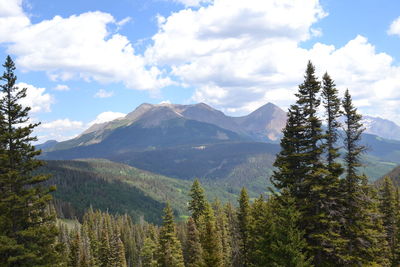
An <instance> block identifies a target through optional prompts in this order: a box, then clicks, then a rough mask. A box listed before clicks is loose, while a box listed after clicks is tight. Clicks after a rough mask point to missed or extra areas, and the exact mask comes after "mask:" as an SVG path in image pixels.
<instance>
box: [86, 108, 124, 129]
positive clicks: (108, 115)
mask: <svg viewBox="0 0 400 267" xmlns="http://www.w3.org/2000/svg"><path fill="white" fill-rule="evenodd" d="M125 116H126V114H125V113H121V112H113V111H106V112H102V113H100V114H99V115H97V116H96V118H95V119H94V120H92V121H91V122H89V123H88V125H89V126H91V125H93V124H100V123H104V122H109V121H113V120H115V119H118V118H122V117H125Z"/></svg>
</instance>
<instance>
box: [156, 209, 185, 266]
mask: <svg viewBox="0 0 400 267" xmlns="http://www.w3.org/2000/svg"><path fill="white" fill-rule="evenodd" d="M164 213H165V215H164V217H163V225H162V227H161V229H160V237H159V256H158V264H159V266H161V267H170V266H176V267H184V262H183V255H182V247H181V243H180V241H179V240H178V238H177V236H176V229H175V223H174V214H173V212H172V209H171V207H170V205H169V203H167V206H166V208H165V209H164Z"/></svg>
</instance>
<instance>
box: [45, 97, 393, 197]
mask: <svg viewBox="0 0 400 267" xmlns="http://www.w3.org/2000/svg"><path fill="white" fill-rule="evenodd" d="M367 120H369V122H372V121H374V122H375V121H379V120H376V119H375V118H371V117H367ZM384 122H385V124H388V125H391V124H390V123H388V121H384ZM285 123H286V113H285V112H284V111H283V110H282V109H280V108H279V107H277V106H276V105H274V104H271V103H268V104H266V105H264V106H262V107H260V108H258V109H257V110H255V111H254V112H252V113H250V114H249V115H246V116H242V117H230V116H227V115H225V114H224V113H223V112H221V111H218V110H216V109H214V108H212V107H210V106H208V105H206V104H204V103H200V104H193V105H176V104H158V105H153V104H142V105H140V106H138V107H137V108H136V109H135V110H134V111H132V112H131V113H129V114H127V115H126V116H125V117H123V118H119V119H116V120H114V121H111V122H107V123H102V124H95V125H93V126H91V127H90V128H89V129H87V130H86V131H84V132H83V133H82V134H81V135H79V136H78V137H76V138H74V139H71V140H68V141H64V142H59V143H57V142H55V141H51V142H48V143H45V144H43V145H42V146H39V147H41V148H42V149H43V150H44V151H45V152H44V153H43V155H42V158H43V159H50V160H73V159H79V158H105V159H109V160H112V161H116V162H121V163H124V164H129V165H131V166H134V167H137V168H140V169H144V170H148V171H151V172H155V173H159V174H163V175H166V176H171V177H175V178H179V179H193V178H194V177H199V178H201V179H202V180H204V181H205V180H207V181H211V182H213V183H222V182H223V183H225V185H226V188H227V189H228V190H231V191H232V192H233V191H236V190H237V189H238V188H240V186H244V185H245V186H253V185H255V184H258V186H259V187H260V188H259V189H258V190H257V189H254V192H262V191H263V190H264V189H265V188H266V186H267V185H268V184H269V179H268V178H269V174H270V173H271V171H272V163H273V159H274V156H275V155H276V153H277V152H278V151H279V145H277V144H276V143H278V142H279V139H280V137H281V135H282V132H281V130H282V128H283V127H284V125H285ZM365 125H366V126H368V125H378V124H377V123H374V124H372V123H370V124H367V123H365ZM368 128H369V129H375V128H374V127H368ZM388 129H389V128H388ZM376 131H378V130H376ZM393 131H394V130H393ZM382 132H385V131H382ZM268 143H269V144H268ZM273 143H275V144H273ZM363 143H364V144H365V145H366V146H367V147H368V148H369V151H368V155H365V162H368V166H367V167H366V168H365V170H364V171H365V172H366V173H367V174H369V175H370V177H371V179H372V180H375V179H377V178H379V177H380V176H381V174H382V173H384V172H386V171H388V170H389V169H390V168H392V167H393V164H398V163H400V141H396V140H389V139H385V138H382V137H379V136H377V135H373V134H364V135H363ZM250 166H251V168H250ZM243 177H245V178H243ZM233 181H236V182H233ZM254 188H256V187H254Z"/></svg>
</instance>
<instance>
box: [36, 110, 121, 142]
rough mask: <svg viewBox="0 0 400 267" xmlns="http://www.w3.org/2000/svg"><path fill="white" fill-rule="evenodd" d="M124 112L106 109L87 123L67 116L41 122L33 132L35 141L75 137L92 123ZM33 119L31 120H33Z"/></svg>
mask: <svg viewBox="0 0 400 267" xmlns="http://www.w3.org/2000/svg"><path fill="white" fill-rule="evenodd" d="M125 115H126V114H125V113H121V112H113V111H106V112H102V113H100V114H99V115H97V116H96V118H95V119H94V120H92V121H90V122H88V123H85V122H83V121H79V120H71V119H69V118H64V119H57V120H54V121H48V122H43V123H42V124H40V125H39V126H38V127H37V128H36V129H35V132H34V134H35V135H37V136H38V139H39V141H38V142H37V143H44V142H45V141H47V140H57V141H65V140H68V139H72V138H74V137H77V136H78V135H79V134H81V133H82V132H83V131H85V130H86V129H88V128H89V127H90V126H92V125H94V124H100V123H104V122H109V121H112V120H115V119H118V118H122V117H125ZM35 121H36V120H33V121H32V122H35Z"/></svg>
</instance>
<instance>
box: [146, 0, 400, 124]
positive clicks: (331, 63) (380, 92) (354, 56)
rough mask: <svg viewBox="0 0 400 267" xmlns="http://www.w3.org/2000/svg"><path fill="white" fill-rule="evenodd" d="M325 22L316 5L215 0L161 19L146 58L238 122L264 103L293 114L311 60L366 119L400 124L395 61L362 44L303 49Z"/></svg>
mask: <svg viewBox="0 0 400 267" xmlns="http://www.w3.org/2000/svg"><path fill="white" fill-rule="evenodd" d="M326 15H327V13H326V12H325V11H324V10H323V8H322V6H321V5H320V3H319V1H318V0H312V1H309V0H299V1H292V0H284V1H281V0H270V1H263V0H250V2H249V1H239V0H215V1H213V2H212V3H211V4H210V5H207V6H203V7H200V8H198V9H190V8H187V9H184V10H181V11H179V12H176V13H173V14H171V15H170V16H169V17H159V19H158V23H159V31H158V33H157V34H155V35H154V36H153V41H154V45H153V46H152V47H150V48H148V49H147V51H146V57H147V59H148V60H150V61H151V62H155V63H157V64H160V65H162V64H166V65H168V66H171V69H172V75H174V76H175V77H176V78H177V79H178V80H180V81H181V84H182V85H185V86H191V87H193V88H195V93H194V94H193V96H192V100H194V101H199V102H200V101H201V102H206V103H210V104H212V105H214V106H216V107H218V108H221V109H223V110H225V111H227V112H229V113H236V114H245V113H247V112H250V111H253V110H254V109H256V108H257V107H259V106H261V105H263V104H265V103H266V102H273V103H275V104H278V105H280V106H281V107H284V108H286V107H288V106H289V105H290V104H291V103H292V102H293V100H294V92H295V91H296V90H297V85H298V84H299V83H301V82H302V80H303V75H304V71H305V67H306V64H307V61H308V60H310V59H311V60H312V61H313V63H314V64H315V65H316V68H317V72H318V75H319V77H321V76H322V75H323V73H324V72H325V71H328V72H329V73H330V74H331V76H332V78H333V79H335V80H336V83H337V85H338V87H339V88H340V90H341V92H343V91H344V90H345V89H346V88H349V89H350V91H351V92H352V94H353V97H354V99H355V103H356V104H357V105H358V106H359V107H360V108H361V111H362V112H364V113H366V114H369V115H381V116H385V117H386V118H390V119H393V120H395V121H397V122H400V116H399V115H397V114H398V113H399V112H398V106H400V93H399V92H400V85H399V84H398V82H396V80H397V81H398V80H399V78H400V76H399V75H400V72H399V68H398V67H397V66H396V65H394V63H393V58H392V57H391V56H390V55H388V54H386V53H377V52H376V50H375V47H374V46H373V45H372V44H371V43H370V42H369V41H368V39H367V38H366V37H364V36H355V37H354V39H352V40H349V41H348V43H347V44H345V45H344V46H342V47H335V46H332V45H327V44H322V43H316V44H315V45H314V46H313V47H311V48H310V49H304V48H303V47H302V42H303V41H305V40H309V39H310V38H312V37H313V36H316V35H320V34H323V33H322V31H321V29H316V28H313V27H314V24H315V23H316V22H317V21H319V20H321V19H322V18H323V17H325V16H326ZM399 24H400V22H399ZM393 25H397V24H395V23H393ZM393 27H395V26H393ZM396 27H397V26H396ZM387 103H391V104H387Z"/></svg>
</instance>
